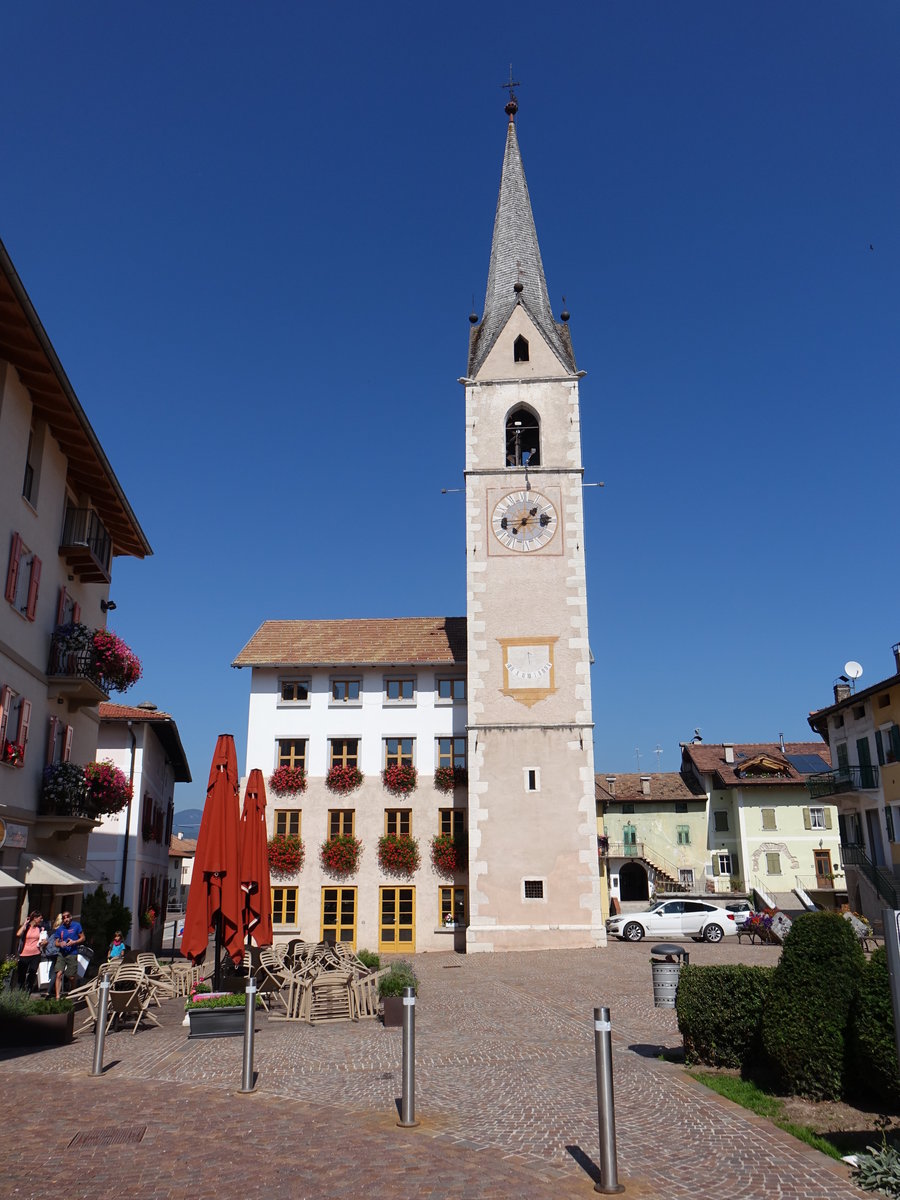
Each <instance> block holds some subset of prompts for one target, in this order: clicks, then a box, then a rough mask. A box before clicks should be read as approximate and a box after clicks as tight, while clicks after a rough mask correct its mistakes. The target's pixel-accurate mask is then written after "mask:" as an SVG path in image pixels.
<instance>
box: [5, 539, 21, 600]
mask: <svg viewBox="0 0 900 1200" xmlns="http://www.w3.org/2000/svg"><path fill="white" fill-rule="evenodd" d="M21 557H22V539H21V538H20V537H19V535H18V534H17V533H14V534H13V539H12V546H10V548H9V567H8V569H7V572H6V592H5V593H4V594H5V596H6V599H7V600H8V601H9V602H10V604H14V603H15V599H16V583H17V581H18V578H19V559H20V558H21Z"/></svg>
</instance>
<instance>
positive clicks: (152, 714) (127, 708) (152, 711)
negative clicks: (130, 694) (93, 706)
mask: <svg viewBox="0 0 900 1200" xmlns="http://www.w3.org/2000/svg"><path fill="white" fill-rule="evenodd" d="M100 720H101V721H171V720H172V714H171V713H167V712H160V711H159V709H158V708H138V707H137V706H136V705H131V704H101V705H100Z"/></svg>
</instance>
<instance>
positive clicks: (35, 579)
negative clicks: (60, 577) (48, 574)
mask: <svg viewBox="0 0 900 1200" xmlns="http://www.w3.org/2000/svg"><path fill="white" fill-rule="evenodd" d="M40 583H41V560H40V559H39V558H38V556H37V555H35V556H34V558H32V560H31V581H30V582H29V584H28V605H27V607H26V609H25V616H26V617H27V618H28V620H29V621H33V620H34V614H35V613H36V612H37V598H38V588H39V587H40Z"/></svg>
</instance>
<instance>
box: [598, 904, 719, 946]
mask: <svg viewBox="0 0 900 1200" xmlns="http://www.w3.org/2000/svg"><path fill="white" fill-rule="evenodd" d="M736 916H737V914H736V913H733V912H728V911H727V909H724V908H720V907H719V906H718V905H717V904H710V903H708V901H706V900H661V901H659V903H658V904H654V905H653V907H652V908H650V909H648V910H647V912H636V913H622V914H621V915H620V916H618V917H610V919H609V920H608V921H607V922H606V932H607V933H608V934H610V935H611V936H612V937H617V938H621V939H622V940H623V941H626V942H639V941H640V940H641V938H643V937H645V936H646V937H652V938H654V939H655V938H673V937H690V938H694V940H695V941H699V940H700V938H703V940H704V941H705V942H721V940H722V938H723V937H726V936H727V935H728V934H735V933H737V922H736V920H735V917H736Z"/></svg>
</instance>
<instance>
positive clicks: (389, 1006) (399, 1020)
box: [381, 996, 403, 1027]
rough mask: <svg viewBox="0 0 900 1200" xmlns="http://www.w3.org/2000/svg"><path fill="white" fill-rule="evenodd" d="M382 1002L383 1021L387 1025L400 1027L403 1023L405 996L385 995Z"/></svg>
mask: <svg viewBox="0 0 900 1200" xmlns="http://www.w3.org/2000/svg"><path fill="white" fill-rule="evenodd" d="M381 1003H382V1006H383V1008H382V1021H383V1022H384V1024H385V1025H387V1026H389V1027H390V1026H394V1027H399V1026H401V1025H402V1024H403V997H402V996H385V997H384V999H383V1000H382V1001H381Z"/></svg>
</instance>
